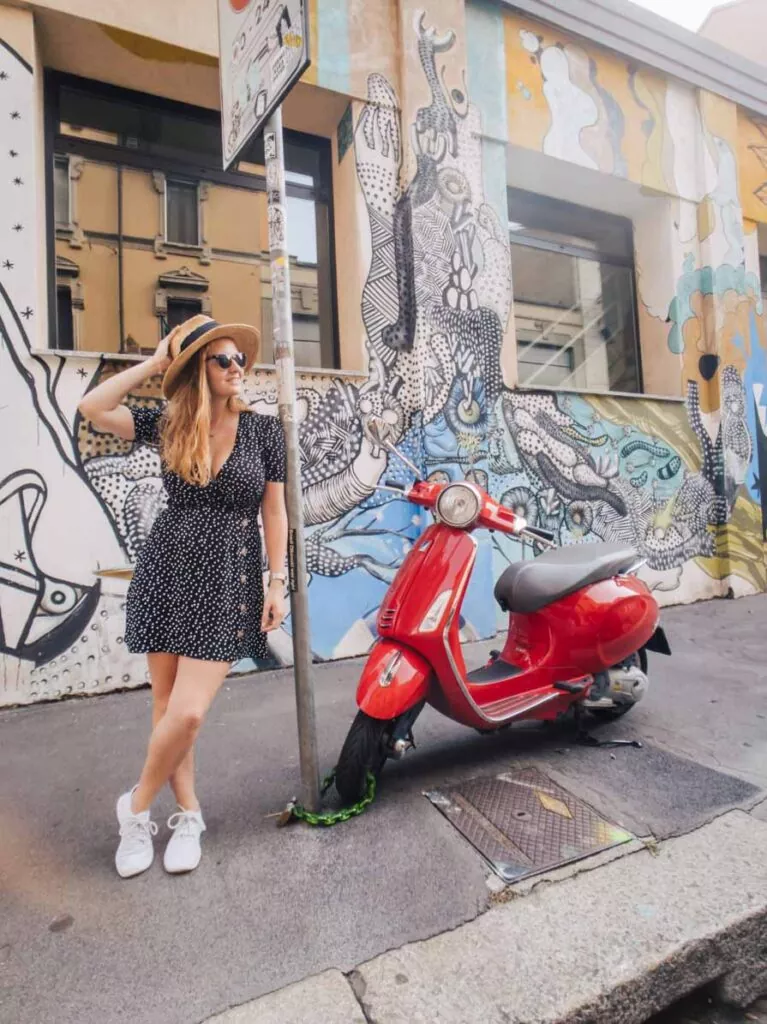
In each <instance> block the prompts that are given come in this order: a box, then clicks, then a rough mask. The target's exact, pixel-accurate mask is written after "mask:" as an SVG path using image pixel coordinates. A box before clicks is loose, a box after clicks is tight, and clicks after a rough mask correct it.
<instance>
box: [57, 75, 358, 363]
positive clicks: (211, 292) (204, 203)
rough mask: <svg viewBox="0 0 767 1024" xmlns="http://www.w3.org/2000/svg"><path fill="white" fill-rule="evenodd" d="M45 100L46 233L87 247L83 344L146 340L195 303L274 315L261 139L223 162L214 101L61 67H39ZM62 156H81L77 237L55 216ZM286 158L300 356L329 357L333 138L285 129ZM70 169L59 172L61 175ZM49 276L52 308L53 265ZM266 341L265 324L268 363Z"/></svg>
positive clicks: (247, 314)
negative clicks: (43, 70)
mask: <svg viewBox="0 0 767 1024" xmlns="http://www.w3.org/2000/svg"><path fill="white" fill-rule="evenodd" d="M46 105H47V118H46V121H47V124H48V125H49V135H48V139H47V146H48V154H49V156H48V158H49V160H50V161H51V164H52V165H53V176H52V178H53V183H52V186H51V187H52V191H53V193H54V195H53V196H52V197H51V202H52V204H53V205H55V207H56V211H57V214H56V217H55V221H56V225H57V228H58V230H55V231H54V232H53V237H52V238H51V239H50V241H49V245H50V247H51V262H53V257H54V256H55V258H56V260H59V259H64V258H68V257H69V256H71V255H72V253H71V252H70V250H71V249H75V248H78V247H79V248H80V249H82V248H86V249H87V253H88V258H87V260H83V261H82V265H81V270H80V283H81V285H82V288H83V290H84V294H86V295H88V296H89V301H88V303H87V308H85V307H84V308H83V309H82V310H79V307H76V308H77V309H78V316H79V317H80V319H81V320H82V332H81V333H80V332H79V328H78V335H79V336H78V344H81V345H85V346H86V347H87V346H89V345H92V346H94V347H95V346H98V350H99V351H107V352H108V351H114V352H120V351H122V352H136V351H144V350H147V349H149V350H151V349H152V347H153V346H154V345H155V344H156V343H157V341H158V339H159V338H160V337H161V336H162V332H163V331H164V330H165V328H166V327H167V325H168V324H172V323H173V322H175V321H176V320H177V321H178V322H181V321H182V320H184V319H186V318H187V317H188V316H192V315H194V313H197V312H200V311H203V312H205V313H209V314H210V315H211V316H213V317H215V319H216V320H219V321H222V322H223V321H226V320H229V321H232V322H237V323H243V322H244V323H254V324H257V325H262V327H263V326H266V324H267V323H271V311H270V305H271V264H270V259H269V252H268V245H269V243H268V230H267V201H266V180H265V177H266V176H265V168H264V152H263V142H262V140H261V139H258V140H255V141H254V142H253V143H252V144H251V145H250V146H249V147H247V149H246V151H245V152H244V153H243V155H242V158H241V160H240V161H239V163H238V165H237V166H236V168H234V169H233V170H232V171H229V172H224V171H222V169H221V142H220V121H219V116H218V114H217V113H216V112H213V111H209V110H203V109H199V108H196V107H189V106H186V105H184V104H180V103H174V102H170V101H168V100H164V99H161V98H159V97H156V96H149V95H144V94H142V93H137V92H130V91H126V90H122V89H117V88H115V87H112V86H106V85H103V84H100V83H95V82H88V81H85V80H83V79H79V78H75V77H74V76H70V75H62V74H59V73H57V72H49V73H48V75H47V78H46ZM70 159H76V160H77V164H78V168H77V174H76V175H71V178H72V182H71V187H72V190H73V193H72V196H71V205H72V207H73V208H75V209H76V211H77V217H76V219H77V237H74V236H73V235H72V233H71V231H70V232H67V231H65V230H63V228H64V227H65V226H66V225H65V224H64V222H63V221H59V208H61V209H62V211H63V201H64V181H65V177H64V168H65V167H67V168H68V166H69V161H70ZM285 162H286V178H287V194H288V250H289V253H290V257H291V283H292V286H293V287H292V291H293V314H294V335H295V340H296V362H297V363H298V365H299V366H301V365H303V366H309V367H318V368H326V369H333V368H335V367H337V366H338V357H337V348H338V346H337V318H336V309H335V294H334V289H335V281H334V267H333V230H332V225H333V211H332V180H331V166H332V160H331V152H330V142H329V140H328V139H325V138H320V137H315V136H312V135H305V134H299V133H296V132H290V131H286V132H285ZM69 177H70V176H69V171H68V170H67V183H68V182H69ZM67 188H69V185H67ZM67 202H68V203H69V193H68V192H67ZM67 208H69V207H67ZM190 250H192V251H190ZM168 281H171V284H168ZM49 288H50V305H51V308H52V309H53V308H54V304H55V303H57V293H56V285H55V281H54V280H53V277H52V278H51V282H50V284H49ZM179 293H180V294H179ZM91 296H92V297H93V301H91V299H90V297H91ZM187 296H188V297H187ZM198 300H199V301H198ZM53 320H54V318H53V316H52V317H51V321H53ZM78 323H79V321H78ZM52 335H53V336H55V323H54V324H53V327H52ZM53 343H54V339H53V337H52V344H53ZM272 351H273V345H272V338H271V333H267V332H264V336H263V343H262V351H261V356H260V359H261V361H262V362H265V363H268V362H270V361H272V358H273V355H272Z"/></svg>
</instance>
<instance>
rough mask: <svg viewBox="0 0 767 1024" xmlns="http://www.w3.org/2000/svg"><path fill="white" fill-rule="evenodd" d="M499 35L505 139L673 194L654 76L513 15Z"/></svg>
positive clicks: (661, 85) (662, 89)
mask: <svg viewBox="0 0 767 1024" xmlns="http://www.w3.org/2000/svg"><path fill="white" fill-rule="evenodd" d="M504 39H505V51H506V86H507V109H508V130H509V141H510V142H511V143H513V144H515V145H519V146H524V147H525V148H527V149H533V150H536V151H538V152H542V153H546V154H547V155H550V156H555V157H559V158H560V159H563V160H569V161H570V162H571V163H577V164H580V165H581V166H584V167H590V168H592V169H594V170H598V171H602V172H603V173H605V174H614V175H617V176H619V177H622V178H627V179H628V180H630V181H634V182H636V183H637V184H639V185H643V186H644V187H646V188H648V189H653V190H655V191H658V192H665V193H668V194H670V195H675V194H676V186H675V182H674V173H673V157H674V151H673V144H672V141H671V138H670V136H669V133H668V126H667V118H666V114H665V107H666V94H667V88H668V87H667V84H666V80H665V79H664V78H663V77H662V76H661V75H659V74H656V73H655V72H653V71H650V70H648V69H646V68H637V67H635V66H632V65H630V64H629V63H628V62H627V61H626V60H623V59H622V58H620V57H618V56H616V55H614V54H611V53H608V52H606V51H604V50H602V49H600V48H599V47H597V46H590V45H588V44H585V45H584V44H583V43H581V42H580V41H578V42H576V41H574V40H573V39H570V38H569V37H568V36H566V35H563V34H562V33H560V32H558V31H557V30H556V29H554V28H551V27H550V26H548V25H543V24H539V23H537V22H534V21H531V20H529V19H526V18H522V17H519V16H517V15H506V16H505V19H504Z"/></svg>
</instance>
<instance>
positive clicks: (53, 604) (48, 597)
mask: <svg viewBox="0 0 767 1024" xmlns="http://www.w3.org/2000/svg"><path fill="white" fill-rule="evenodd" d="M76 604H77V591H76V590H75V588H74V587H70V586H69V585H68V584H67V583H61V582H59V580H46V581H45V593H44V594H43V599H42V601H41V602H40V609H41V611H44V612H45V613H46V614H48V615H62V614H64V613H66V612H71V611H72V609H73V608H74V606H75V605H76Z"/></svg>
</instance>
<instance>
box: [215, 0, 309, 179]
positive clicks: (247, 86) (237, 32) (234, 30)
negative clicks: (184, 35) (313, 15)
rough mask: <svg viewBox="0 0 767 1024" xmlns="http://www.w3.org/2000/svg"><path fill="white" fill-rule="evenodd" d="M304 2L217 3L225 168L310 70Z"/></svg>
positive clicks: (220, 0) (236, 0) (237, 0)
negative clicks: (307, 69) (305, 72)
mask: <svg viewBox="0 0 767 1024" xmlns="http://www.w3.org/2000/svg"><path fill="white" fill-rule="evenodd" d="M307 3H308V0H218V39H219V54H220V59H219V63H220V76H221V130H222V143H223V145H222V149H223V154H224V169H225V170H228V169H229V168H230V167H231V165H232V164H233V163H234V162H235V160H236V159H237V158H238V156H239V155H240V152H241V151H242V149H243V148H244V147H245V146H246V145H247V143H248V142H250V140H251V139H252V138H253V137H254V136H256V135H259V134H260V133H261V131H262V130H263V127H264V124H265V122H266V121H267V119H268V118H269V116H270V115H271V114H272V112H273V111H274V109H275V108H276V107H277V106H279V104H280V103H282V101H283V100H284V99H285V96H286V95H287V94H288V92H289V91H290V89H291V88H292V87H293V85H294V84H295V83H296V81H297V80H298V79H299V78H300V77H301V75H302V74H303V73H304V71H305V70H306V68H307V67H308V66H309V19H308V12H307Z"/></svg>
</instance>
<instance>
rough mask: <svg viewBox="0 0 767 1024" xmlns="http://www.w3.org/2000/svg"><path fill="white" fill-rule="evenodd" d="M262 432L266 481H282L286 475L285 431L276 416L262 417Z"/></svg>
mask: <svg viewBox="0 0 767 1024" xmlns="http://www.w3.org/2000/svg"><path fill="white" fill-rule="evenodd" d="M264 421H265V426H266V429H265V430H264V432H263V435H262V436H263V442H262V443H263V460H264V476H265V477H266V479H267V481H269V480H271V481H272V482H273V483H280V484H281V483H284V482H285V475H286V469H287V466H286V456H285V433H284V431H283V429H282V423H280V421H279V420H278V419H277V417H276V416H265V417H264Z"/></svg>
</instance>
